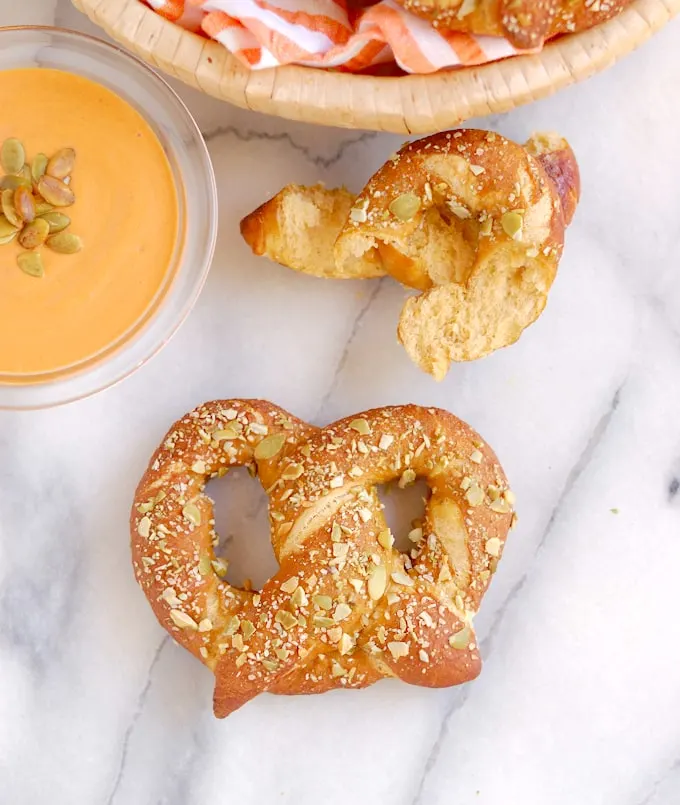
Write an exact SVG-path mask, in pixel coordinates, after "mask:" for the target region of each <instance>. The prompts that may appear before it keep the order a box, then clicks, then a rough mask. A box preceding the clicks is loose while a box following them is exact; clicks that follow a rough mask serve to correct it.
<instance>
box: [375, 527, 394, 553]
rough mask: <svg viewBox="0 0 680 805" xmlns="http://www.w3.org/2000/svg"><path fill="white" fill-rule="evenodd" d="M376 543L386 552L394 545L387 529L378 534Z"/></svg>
mask: <svg viewBox="0 0 680 805" xmlns="http://www.w3.org/2000/svg"><path fill="white" fill-rule="evenodd" d="M378 542H379V543H380V544H381V545H382V546H383V548H385V550H388V551H389V550H390V548H391V547H392V546H393V545H394V537H393V536H392V532H391V531H390V529H389V528H385V529H384V530H383V531H381V532H380V533H379V534H378Z"/></svg>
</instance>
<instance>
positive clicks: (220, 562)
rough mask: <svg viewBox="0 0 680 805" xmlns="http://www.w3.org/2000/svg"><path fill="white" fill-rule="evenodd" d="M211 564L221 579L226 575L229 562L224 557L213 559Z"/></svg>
mask: <svg viewBox="0 0 680 805" xmlns="http://www.w3.org/2000/svg"><path fill="white" fill-rule="evenodd" d="M211 564H212V569H213V570H214V571H215V574H216V575H217V576H219V577H220V578H221V579H223V578H224V577H225V576H226V575H227V571H228V570H229V562H227V560H226V559H213V560H212V562H211Z"/></svg>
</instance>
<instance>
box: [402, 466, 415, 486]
mask: <svg viewBox="0 0 680 805" xmlns="http://www.w3.org/2000/svg"><path fill="white" fill-rule="evenodd" d="M415 480H416V473H415V470H412V469H410V468H409V469H407V470H404V472H403V473H402V474H401V478H400V479H399V489H405V488H406V487H407V486H410V485H411V484H412V483H414V481H415Z"/></svg>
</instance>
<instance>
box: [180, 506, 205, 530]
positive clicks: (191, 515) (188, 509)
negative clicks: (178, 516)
mask: <svg viewBox="0 0 680 805" xmlns="http://www.w3.org/2000/svg"><path fill="white" fill-rule="evenodd" d="M182 514H183V515H184V517H185V518H186V519H187V520H188V521H189V522H190V523H193V524H194V525H195V526H199V525H200V524H201V510H200V509H199V508H198V506H196V505H195V504H194V503H187V505H186V506H185V507H184V508H183V509H182Z"/></svg>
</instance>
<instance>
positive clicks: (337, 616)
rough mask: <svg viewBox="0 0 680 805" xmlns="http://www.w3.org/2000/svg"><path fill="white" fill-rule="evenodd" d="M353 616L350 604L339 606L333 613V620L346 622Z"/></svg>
mask: <svg viewBox="0 0 680 805" xmlns="http://www.w3.org/2000/svg"><path fill="white" fill-rule="evenodd" d="M351 614H352V607H350V606H349V604H338V605H337V607H336V608H335V612H334V613H333V620H336V621H344V620H345V618H348V617H349V616H350V615H351Z"/></svg>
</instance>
